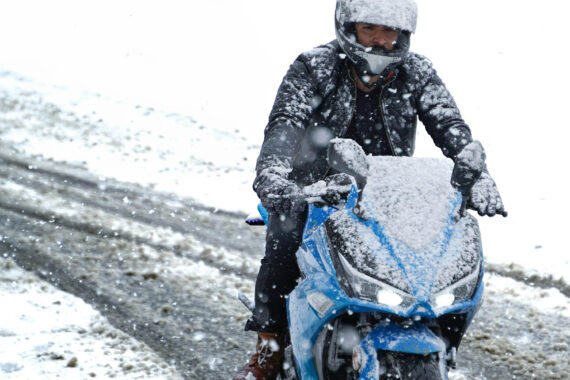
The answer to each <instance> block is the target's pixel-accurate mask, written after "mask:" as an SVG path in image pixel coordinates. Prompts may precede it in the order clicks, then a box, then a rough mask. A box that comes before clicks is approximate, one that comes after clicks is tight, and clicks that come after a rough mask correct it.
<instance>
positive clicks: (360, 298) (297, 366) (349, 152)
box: [240, 139, 485, 380]
mask: <svg viewBox="0 0 570 380" xmlns="http://www.w3.org/2000/svg"><path fill="white" fill-rule="evenodd" d="M484 160H485V157H484V153H483V152H482V148H481V150H478V149H475V150H472V151H470V152H467V153H466V154H463V156H462V157H458V159H457V160H456V163H455V165H453V164H452V163H451V161H450V160H446V159H428V158H410V157H372V156H369V157H366V156H365V154H364V152H363V151H362V148H361V147H360V146H359V145H358V144H356V143H355V142H354V141H352V140H344V139H334V140H332V141H331V142H330V144H329V149H328V161H329V165H330V167H331V168H332V170H333V172H335V173H344V174H348V175H350V176H351V178H352V179H353V181H352V182H351V183H350V184H349V185H348V186H346V187H345V188H344V191H346V194H345V195H346V198H344V199H343V200H341V201H338V202H334V204H333V203H331V202H327V201H324V200H323V199H326V196H325V195H326V194H327V183H325V182H321V183H317V184H315V185H312V186H309V187H307V188H305V189H304V190H303V194H302V195H300V196H303V197H304V199H305V200H307V201H308V202H309V209H308V217H307V223H306V226H305V229H304V234H303V242H302V245H301V247H300V249H299V250H298V252H297V254H296V255H297V261H298V265H299V268H300V270H301V273H302V278H301V281H300V282H299V284H298V285H297V287H296V288H295V289H294V290H293V292H292V293H291V294H290V295H289V297H288V300H287V313H288V322H289V339H288V341H287V346H286V347H285V364H284V366H283V370H282V372H281V374H280V378H281V380H293V379H303V380H305V379H319V380H325V379H329V380H336V379H343V380H345V379H362V380H371V379H374V380H378V379H415V380H418V379H426V380H427V379H429V380H432V379H442V380H447V379H448V371H449V370H450V369H451V368H455V366H456V355H457V350H458V348H459V345H460V343H461V340H462V337H463V336H464V334H465V332H466V330H467V328H468V327H469V325H470V323H471V322H472V320H473V317H474V316H475V314H476V313H477V310H478V309H479V307H480V306H481V303H482V296H483V288H484V284H483V282H482V278H483V274H484V262H483V254H482V248H481V236H480V232H479V227H478V223H477V220H476V219H475V218H474V217H473V216H471V215H470V214H469V213H467V212H466V206H467V198H468V194H469V190H470V188H471V186H472V185H473V183H474V182H475V181H476V180H477V179H478V178H479V176H480V174H481V171H482V170H483V168H484ZM329 174H330V173H329ZM450 179H451V181H450ZM334 186H338V184H335V185H334ZM329 190H330V188H329ZM336 190H338V189H336ZM259 211H260V214H261V216H262V219H263V221H262V219H261V218H260V219H257V220H255V219H252V220H249V224H263V223H264V222H265V223H267V220H268V215H267V212H266V211H265V210H264V209H263V207H262V206H259ZM240 299H241V300H242V302H244V304H246V306H248V307H249V308H250V309H252V308H253V306H254V305H252V302H251V301H249V300H248V299H247V298H246V297H245V296H244V295H243V294H240Z"/></svg>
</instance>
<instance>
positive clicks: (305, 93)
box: [234, 0, 504, 380]
mask: <svg viewBox="0 0 570 380" xmlns="http://www.w3.org/2000/svg"><path fill="white" fill-rule="evenodd" d="M416 19H417V6H416V4H415V2H414V0H337V5H336V14H335V28H336V40H335V41H333V42H330V43H328V44H326V45H323V46H320V47H318V48H316V49H314V50H312V51H309V52H306V53H303V54H301V55H300V56H299V57H298V58H297V59H296V60H295V62H294V63H293V64H292V65H291V67H290V69H289V71H288V72H287V75H286V76H285V78H284V80H283V82H282V84H281V87H280V88H279V91H278V94H277V98H276V100H275V104H274V106H273V109H272V111H271V114H270V116H269V123H268V125H267V127H266V129H265V139H264V142H263V146H262V148H261V153H260V155H259V158H258V161H257V167H256V170H257V177H256V179H255V182H254V190H255V191H256V192H257V194H258V196H259V198H260V199H261V203H262V204H263V206H264V207H265V208H266V209H267V210H268V212H269V223H268V229H267V238H266V251H265V257H264V258H263V260H262V261H261V268H260V271H259V274H258V277H257V282H256V286H255V310H254V313H253V316H252V317H251V318H250V319H249V320H248V322H247V325H246V330H254V331H257V332H258V343H257V347H256V351H255V353H254V355H253V356H252V358H251V360H250V362H249V363H248V364H247V365H246V366H244V367H243V368H241V369H240V370H239V371H238V373H237V374H236V375H235V377H234V380H239V379H246V378H247V379H251V378H253V379H273V378H275V376H276V375H277V373H278V372H279V370H280V368H281V362H282V358H283V348H284V347H283V342H284V336H285V335H286V331H287V316H286V306H285V305H286V297H287V295H288V294H289V293H290V292H291V291H292V290H293V289H294V287H295V285H296V283H297V282H296V281H297V279H298V277H299V275H300V274H299V269H298V267H297V263H296V259H295V252H296V251H297V249H298V248H299V246H300V243H301V238H302V231H303V227H304V225H305V221H306V217H307V209H306V204H304V203H299V202H298V201H297V200H296V199H297V198H296V197H291V196H290V195H291V194H295V193H296V192H298V191H299V190H300V188H301V187H302V186H305V185H308V184H311V183H314V182H317V181H319V180H321V179H323V178H325V177H326V176H327V172H328V165H327V162H326V149H327V145H328V142H329V140H330V139H332V138H334V137H345V138H351V139H354V140H355V141H356V142H358V143H359V144H360V145H361V146H362V148H363V149H364V151H365V153H367V154H372V155H393V156H411V155H412V154H413V152H414V141H415V132H416V124H417V119H418V118H419V119H420V121H421V122H422V123H423V124H424V126H425V128H426V130H427V132H428V133H429V134H430V136H431V137H432V139H433V141H434V143H435V144H436V145H437V146H438V147H439V148H441V150H442V152H443V154H444V155H445V156H447V157H449V158H451V159H455V158H456V156H457V155H458V154H459V153H460V152H461V151H462V150H463V148H464V147H465V146H467V145H469V144H470V143H472V141H473V139H472V137H471V132H470V129H469V127H468V126H467V125H466V124H465V122H464V121H463V119H462V118H461V115H460V113H459V110H458V108H457V106H456V104H455V102H454V100H453V98H452V97H451V95H450V94H449V92H448V91H447V89H446V87H445V85H444V84H443V82H442V81H441V79H440V78H439V77H438V75H437V74H436V72H435V70H434V69H433V67H432V65H431V63H430V61H429V60H428V59H426V58H425V57H422V56H420V55H418V54H415V53H411V52H409V46H410V36H411V34H412V33H413V32H414V31H415V28H416ZM471 195H472V205H471V206H472V207H473V208H475V209H477V210H478V211H479V213H480V214H482V215H490V216H493V215H495V214H497V213H504V209H503V204H502V201H501V197H500V195H499V193H498V191H497V188H496V186H495V183H494V182H493V180H492V179H491V177H490V176H489V174H488V172H486V171H485V172H484V173H483V175H482V176H481V178H480V179H479V181H478V182H477V183H476V185H475V186H474V188H473V190H472V194H471Z"/></svg>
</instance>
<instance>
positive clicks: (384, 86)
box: [378, 77, 396, 156]
mask: <svg viewBox="0 0 570 380" xmlns="http://www.w3.org/2000/svg"><path fill="white" fill-rule="evenodd" d="M395 79H396V78H395V77H394V78H393V79H392V80H391V81H389V82H387V83H384V85H382V88H381V89H380V97H379V100H378V108H379V109H380V117H381V118H382V123H383V124H384V132H386V139H387V140H388V145H389V146H390V151H391V152H392V156H396V153H395V151H394V144H393V143H392V138H391V137H390V128H389V127H388V123H386V117H385V116H384V103H382V95H383V94H384V89H385V88H386V87H387V86H388V85H389V84H390V83H392V82H393V81H394V80H395Z"/></svg>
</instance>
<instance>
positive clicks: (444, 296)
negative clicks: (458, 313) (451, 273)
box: [430, 264, 481, 312]
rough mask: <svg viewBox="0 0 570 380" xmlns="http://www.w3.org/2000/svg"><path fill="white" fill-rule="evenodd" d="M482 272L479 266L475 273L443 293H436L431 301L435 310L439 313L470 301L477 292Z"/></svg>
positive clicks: (479, 265)
mask: <svg viewBox="0 0 570 380" xmlns="http://www.w3.org/2000/svg"><path fill="white" fill-rule="evenodd" d="M480 272H481V264H478V265H477V270H475V271H473V273H471V274H470V275H468V276H466V277H465V278H463V279H461V280H459V281H458V282H456V283H455V284H453V285H450V286H448V287H447V288H445V289H443V290H442V291H440V292H438V293H435V294H434V295H433V296H432V297H431V299H430V303H431V305H432V307H433V309H434V310H435V311H436V312H439V311H443V310H445V309H447V308H449V307H451V306H453V305H457V304H460V303H461V302H465V301H468V300H470V299H471V298H472V297H473V294H474V293H475V291H476V290H477V285H478V283H479V276H480Z"/></svg>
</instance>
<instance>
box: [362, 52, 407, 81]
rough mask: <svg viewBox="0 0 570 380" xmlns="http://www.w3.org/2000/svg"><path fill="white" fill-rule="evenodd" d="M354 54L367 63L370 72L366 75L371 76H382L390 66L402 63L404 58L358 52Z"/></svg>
mask: <svg viewBox="0 0 570 380" xmlns="http://www.w3.org/2000/svg"><path fill="white" fill-rule="evenodd" d="M354 54H355V55H357V56H359V57H360V58H362V59H363V60H364V61H366V63H367V64H368V68H369V72H368V73H364V74H369V75H380V74H382V72H384V70H386V68H387V67H388V66H390V65H392V64H398V63H400V62H402V57H389V56H382V55H377V54H370V53H365V52H361V51H356V52H354ZM367 71H368V70H367Z"/></svg>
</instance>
